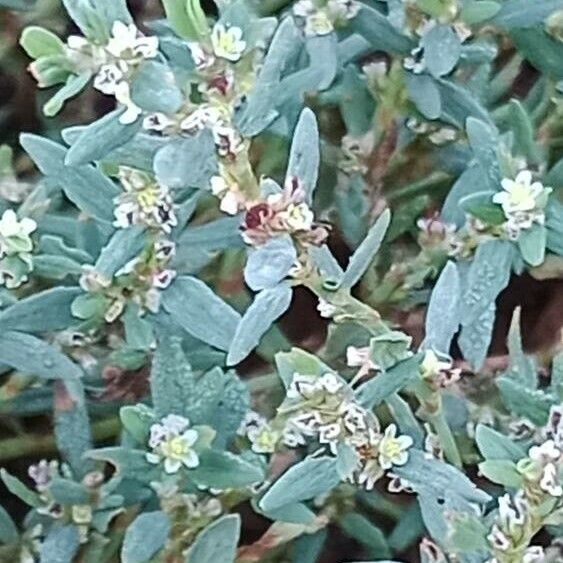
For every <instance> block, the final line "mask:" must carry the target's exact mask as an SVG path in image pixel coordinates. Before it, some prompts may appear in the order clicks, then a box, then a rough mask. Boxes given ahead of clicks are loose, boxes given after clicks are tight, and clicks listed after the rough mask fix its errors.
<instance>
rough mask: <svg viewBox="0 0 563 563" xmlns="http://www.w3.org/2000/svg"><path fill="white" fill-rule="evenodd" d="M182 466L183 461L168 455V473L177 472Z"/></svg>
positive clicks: (165, 462)
mask: <svg viewBox="0 0 563 563" xmlns="http://www.w3.org/2000/svg"><path fill="white" fill-rule="evenodd" d="M180 467H182V462H181V461H178V460H177V459H170V458H169V457H167V458H166V459H165V460H164V471H166V473H176V472H177V471H178V469H180Z"/></svg>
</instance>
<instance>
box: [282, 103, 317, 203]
mask: <svg viewBox="0 0 563 563" xmlns="http://www.w3.org/2000/svg"><path fill="white" fill-rule="evenodd" d="M319 162H320V151H319V128H318V126H317V118H316V117H315V114H314V113H313V112H312V111H311V110H310V109H309V108H305V109H304V110H303V111H302V112H301V115H300V117H299V121H298V122H297V126H296V127H295V131H294V132H293V142H292V144H291V151H290V153H289V163H288V165H287V175H286V185H290V183H291V181H292V179H293V178H297V179H298V180H299V184H300V187H301V189H302V190H303V192H304V193H305V199H306V201H307V202H308V203H311V201H312V199H313V191H314V190H315V187H316V185H317V178H318V174H319Z"/></svg>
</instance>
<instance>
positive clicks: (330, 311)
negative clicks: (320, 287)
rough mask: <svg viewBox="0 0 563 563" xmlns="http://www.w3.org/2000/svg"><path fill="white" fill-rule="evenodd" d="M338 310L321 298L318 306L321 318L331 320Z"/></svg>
mask: <svg viewBox="0 0 563 563" xmlns="http://www.w3.org/2000/svg"><path fill="white" fill-rule="evenodd" d="M337 310H338V309H337V308H336V307H335V306H334V305H332V304H331V303H329V302H328V301H325V300H324V299H323V298H322V297H319V303H318V304H317V311H318V312H319V314H320V315H321V317H323V318H325V319H330V318H332V317H333V316H334V314H335V313H336V311H337Z"/></svg>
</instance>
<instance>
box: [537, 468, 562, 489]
mask: <svg viewBox="0 0 563 563" xmlns="http://www.w3.org/2000/svg"><path fill="white" fill-rule="evenodd" d="M540 489H541V490H542V491H545V492H546V493H547V494H549V495H551V496H552V497H560V496H562V495H563V487H562V486H561V483H560V482H559V477H558V470H557V466H556V465H555V464H554V463H548V464H547V465H546V466H545V467H544V470H543V473H542V476H541V480H540Z"/></svg>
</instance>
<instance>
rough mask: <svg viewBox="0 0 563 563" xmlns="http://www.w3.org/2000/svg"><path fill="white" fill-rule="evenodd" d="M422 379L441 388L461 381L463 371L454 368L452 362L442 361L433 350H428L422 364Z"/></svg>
mask: <svg viewBox="0 0 563 563" xmlns="http://www.w3.org/2000/svg"><path fill="white" fill-rule="evenodd" d="M420 371H421V375H422V378H423V379H424V380H426V381H428V382H429V383H432V384H434V385H436V386H438V387H440V388H444V387H448V386H449V385H451V384H453V383H455V382H457V381H459V379H460V377H461V370H460V369H457V368H456V369H454V368H452V362H451V361H450V360H447V361H442V360H440V359H439V358H438V356H437V355H436V353H435V352H434V351H433V350H426V352H425V353H424V359H423V360H422V363H421V364H420Z"/></svg>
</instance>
